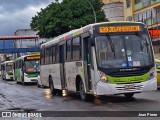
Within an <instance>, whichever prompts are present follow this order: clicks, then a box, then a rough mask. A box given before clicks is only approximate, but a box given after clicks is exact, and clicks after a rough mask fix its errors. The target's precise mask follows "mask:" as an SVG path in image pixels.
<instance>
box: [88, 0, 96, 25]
mask: <svg viewBox="0 0 160 120" xmlns="http://www.w3.org/2000/svg"><path fill="white" fill-rule="evenodd" d="M87 2H88V3H89V5H90V6H91V8H92V10H93V14H94V20H95V23H96V22H97V18H96V12H95V10H94V8H93V6H92V4H91V3H90V1H89V0H87Z"/></svg>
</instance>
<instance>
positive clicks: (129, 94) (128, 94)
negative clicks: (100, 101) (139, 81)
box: [124, 93, 134, 99]
mask: <svg viewBox="0 0 160 120" xmlns="http://www.w3.org/2000/svg"><path fill="white" fill-rule="evenodd" d="M124 95H125V97H126V98H127V99H131V98H133V95H134V93H125V94H124Z"/></svg>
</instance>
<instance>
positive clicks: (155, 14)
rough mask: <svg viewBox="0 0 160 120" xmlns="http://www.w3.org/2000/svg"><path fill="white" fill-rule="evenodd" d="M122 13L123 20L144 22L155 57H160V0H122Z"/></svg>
mask: <svg viewBox="0 0 160 120" xmlns="http://www.w3.org/2000/svg"><path fill="white" fill-rule="evenodd" d="M124 13H125V15H124V19H125V20H127V21H137V22H143V23H145V24H146V26H147V27H148V30H149V32H150V35H151V38H152V41H153V48H154V52H155V57H157V58H160V0H124Z"/></svg>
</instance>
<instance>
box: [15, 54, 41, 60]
mask: <svg viewBox="0 0 160 120" xmlns="http://www.w3.org/2000/svg"><path fill="white" fill-rule="evenodd" d="M29 56H40V55H39V54H33V55H23V56H21V57H18V58H16V59H15V60H14V61H17V60H21V59H24V58H25V57H29Z"/></svg>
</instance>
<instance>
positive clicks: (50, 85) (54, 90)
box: [49, 77, 58, 95]
mask: <svg viewBox="0 0 160 120" xmlns="http://www.w3.org/2000/svg"><path fill="white" fill-rule="evenodd" d="M49 88H50V91H51V93H52V95H56V94H57V92H58V91H57V90H56V89H54V85H53V80H52V78H51V77H50V78H49Z"/></svg>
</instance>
